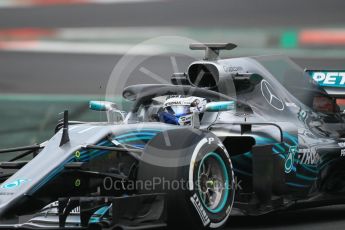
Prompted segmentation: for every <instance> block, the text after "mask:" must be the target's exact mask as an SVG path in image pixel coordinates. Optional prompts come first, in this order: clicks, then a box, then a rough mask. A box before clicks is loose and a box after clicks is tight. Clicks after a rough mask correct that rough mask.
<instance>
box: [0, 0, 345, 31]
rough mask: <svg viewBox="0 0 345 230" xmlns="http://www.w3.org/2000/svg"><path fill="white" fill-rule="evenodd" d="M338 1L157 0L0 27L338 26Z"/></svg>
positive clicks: (27, 16) (27, 17) (39, 13)
mask: <svg viewBox="0 0 345 230" xmlns="http://www.w3.org/2000/svg"><path fill="white" fill-rule="evenodd" d="M344 8H345V2H344V1H342V0H328V1H322V0H313V1H311V0H305V1H301V0H288V1H281V0H260V1H253V0H217V1H209V0H161V1H157V2H142V3H135V4H133V3H128V4H126V3H125V4H111V5H84V6H78V5H76V6H54V7H53V6H51V7H44V8H41V7H37V8H34V9H2V10H0V27H28V26H33V27H84V26H86V27H90V26H92V27H94V26H149V25H150V26H175V25H178V26H191V27H208V26H211V27H215V26H228V27H229V26H233V27H256V28H263V27H272V26H277V27H280V26H285V27H289V26H325V25H326V26H330V25H332V26H337V25H339V24H340V25H342V23H343V22H344V18H345V16H344Z"/></svg>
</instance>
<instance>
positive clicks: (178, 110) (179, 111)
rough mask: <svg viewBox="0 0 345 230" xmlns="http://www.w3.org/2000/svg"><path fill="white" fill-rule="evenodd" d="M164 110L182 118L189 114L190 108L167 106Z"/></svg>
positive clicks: (185, 106)
mask: <svg viewBox="0 0 345 230" xmlns="http://www.w3.org/2000/svg"><path fill="white" fill-rule="evenodd" d="M166 110H167V111H168V112H169V113H171V114H174V115H175V116H182V115H185V114H190V113H191V112H190V106H187V105H173V106H168V107H166Z"/></svg>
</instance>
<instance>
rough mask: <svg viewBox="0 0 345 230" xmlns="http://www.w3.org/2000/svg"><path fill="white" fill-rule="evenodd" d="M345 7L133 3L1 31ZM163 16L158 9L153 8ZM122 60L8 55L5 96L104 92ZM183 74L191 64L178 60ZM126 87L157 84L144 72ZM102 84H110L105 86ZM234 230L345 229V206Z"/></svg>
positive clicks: (2, 22) (27, 20)
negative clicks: (137, 84)
mask: <svg viewBox="0 0 345 230" xmlns="http://www.w3.org/2000/svg"><path fill="white" fill-rule="evenodd" d="M344 7H345V1H343V0H338V1H321V0H317V1H301V0H289V1H277V0H263V1H252V0H241V1H235V0H219V1H212V2H210V1H206V0H201V1H196V0H193V1H183V0H176V1H161V2H149V3H140V4H139V3H138V5H133V4H121V5H118V4H114V5H92V6H58V7H45V8H39V7H38V8H34V9H6V10H4V9H1V10H0V27H2V28H11V27H48V28H50V27H90V26H93V27H98V26H99V27H103V26H105V27H106V26H124V27H126V26H192V27H204V26H206V27H210V26H211V27H212V26H227V27H256V28H261V27H262V28H264V27H280V26H284V27H289V26H291V27H299V26H311V27H313V26H330V25H331V26H332V25H333V26H337V25H339V24H340V25H341V23H344V22H345V14H344V12H343V11H344ZM153 8H154V9H156V10H154V11H153V10H152V9H153ZM120 58H121V56H117V55H86V54H53V53H42V54H40V53H30V52H27V53H21V52H0V93H1V94H3V93H33V94H61V95H75V94H100V95H103V94H104V93H105V89H104V88H105V86H106V84H107V82H108V79H109V76H110V75H111V72H112V70H113V68H114V66H115V65H116V63H117V62H118V61H119V60H120ZM176 60H177V63H178V68H179V70H181V71H183V70H185V69H186V67H187V65H188V63H189V61H191V59H190V58H186V57H177V58H176ZM295 61H296V62H297V63H298V64H299V65H300V66H302V67H308V68H318V69H322V68H333V69H344V59H323V58H322V57H320V58H318V59H308V58H307V59H295ZM140 67H145V68H146V69H148V70H150V71H151V72H153V73H155V74H156V75H158V76H161V77H162V79H164V80H168V79H169V77H170V76H171V74H172V73H173V68H172V66H171V60H170V59H169V57H151V58H149V59H148V60H147V61H145V63H142V64H141V65H140V66H139V68H140ZM125 81H126V85H130V84H134V83H151V82H155V80H153V79H152V77H149V76H147V75H145V74H143V73H142V72H140V71H139V70H138V67H137V68H136V69H135V70H134V71H133V73H132V75H131V77H130V78H129V79H128V80H125ZM100 85H101V86H102V87H101V88H100ZM227 229H248V230H249V229H267V230H268V229H286V230H288V229H294V230H300V229H301V230H302V229H303V230H305V229H316V230H318V229H320V230H325V229H327V230H328V229H332V230H333V229H339V230H341V229H345V206H343V205H339V206H332V207H323V208H314V209H307V210H299V211H289V212H279V213H274V214H269V215H265V216H259V217H247V216H246V217H231V218H230V219H229V224H228V227H227Z"/></svg>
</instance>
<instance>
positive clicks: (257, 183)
mask: <svg viewBox="0 0 345 230" xmlns="http://www.w3.org/2000/svg"><path fill="white" fill-rule="evenodd" d="M235 47H236V45H234V44H231V43H226V44H192V45H191V46H190V48H191V49H193V50H205V52H206V55H205V58H204V59H203V60H201V61H196V62H193V63H191V65H190V66H189V67H188V71H187V72H186V73H175V74H174V75H173V76H172V77H171V84H144V85H132V86H129V87H127V88H125V89H124V91H123V98H124V99H125V100H128V101H131V102H132V108H131V110H130V111H127V112H123V111H120V110H119V109H118V107H117V106H116V105H115V104H114V103H111V102H100V101H92V102H90V108H91V109H93V110H97V111H105V112H106V113H107V114H108V115H109V114H110V115H111V116H109V117H118V119H119V120H120V121H118V122H115V121H113V120H111V121H109V122H92V123H90V122H89V123H85V122H77V121H69V120H68V111H65V113H64V119H63V122H61V123H59V124H58V125H57V127H56V134H55V135H54V136H53V137H52V138H51V139H50V140H49V141H47V142H44V143H42V144H40V145H34V146H28V147H20V148H14V149H4V150H1V153H5V152H6V153H8V152H19V153H20V154H19V155H16V156H15V157H13V158H12V159H11V160H10V161H9V162H2V163H1V164H0V167H1V168H2V169H3V170H4V172H3V174H1V178H0V179H1V182H2V184H1V186H0V228H4V229H11V228H21V229H147V228H155V227H166V226H168V227H176V226H181V225H182V226H186V227H191V228H193V229H205V228H207V229H216V228H220V227H223V226H224V225H225V224H226V222H227V221H228V219H229V216H230V215H239V214H243V215H261V214H265V213H269V212H272V211H275V210H282V209H288V208H289V209H294V208H296V209H297V208H305V207H313V206H323V205H331V204H340V203H345V139H343V138H345V123H344V117H343V114H342V112H341V111H340V109H339V106H338V105H337V104H336V103H335V102H336V101H335V99H334V98H333V97H332V96H331V95H329V94H327V92H326V91H325V90H324V89H322V88H320V86H319V85H318V84H317V83H315V81H313V79H312V78H310V77H309V76H308V73H306V71H304V70H302V69H301V68H300V67H298V66H297V65H296V64H294V63H293V62H292V61H291V60H289V59H288V58H286V57H283V56H260V57H244V58H231V59H220V58H219V52H220V50H231V49H234V48H235ZM30 154H33V159H32V160H30V161H23V160H22V159H25V157H27V156H28V155H30ZM230 219H231V218H230ZM230 222H231V221H230Z"/></svg>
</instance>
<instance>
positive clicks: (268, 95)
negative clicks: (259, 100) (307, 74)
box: [261, 80, 285, 111]
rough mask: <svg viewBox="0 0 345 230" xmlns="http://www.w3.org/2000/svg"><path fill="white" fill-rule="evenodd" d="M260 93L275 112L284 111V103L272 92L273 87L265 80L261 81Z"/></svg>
mask: <svg viewBox="0 0 345 230" xmlns="http://www.w3.org/2000/svg"><path fill="white" fill-rule="evenodd" d="M261 93H262V96H263V97H264V98H265V100H266V101H267V103H268V104H270V105H271V106H272V107H273V108H275V109H276V110H279V111H282V110H284V107H285V106H284V103H283V100H282V99H280V97H278V96H277V95H275V92H274V90H273V87H272V86H271V84H270V83H268V81H266V80H262V81H261Z"/></svg>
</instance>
